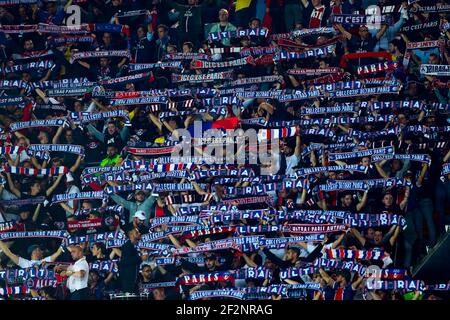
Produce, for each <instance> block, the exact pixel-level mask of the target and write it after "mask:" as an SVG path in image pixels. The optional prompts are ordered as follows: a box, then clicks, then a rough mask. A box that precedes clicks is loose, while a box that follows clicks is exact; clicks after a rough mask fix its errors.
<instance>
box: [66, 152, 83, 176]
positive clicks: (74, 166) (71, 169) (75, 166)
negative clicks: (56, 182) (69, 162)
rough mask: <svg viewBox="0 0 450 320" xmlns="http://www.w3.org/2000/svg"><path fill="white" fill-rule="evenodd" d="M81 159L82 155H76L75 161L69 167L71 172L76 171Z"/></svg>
mask: <svg viewBox="0 0 450 320" xmlns="http://www.w3.org/2000/svg"><path fill="white" fill-rule="evenodd" d="M81 159H82V156H81V155H79V156H78V157H77V160H76V161H75V163H74V165H73V166H71V167H70V169H69V171H70V172H72V173H73V172H75V171H77V169H78V167H79V166H80V164H81Z"/></svg>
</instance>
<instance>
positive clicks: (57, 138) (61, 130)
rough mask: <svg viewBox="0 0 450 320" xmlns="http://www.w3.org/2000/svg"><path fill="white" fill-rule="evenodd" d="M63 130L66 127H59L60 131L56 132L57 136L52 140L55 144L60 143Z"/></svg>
mask: <svg viewBox="0 0 450 320" xmlns="http://www.w3.org/2000/svg"><path fill="white" fill-rule="evenodd" d="M63 130H64V126H61V127H58V130H56V133H55V136H54V137H53V139H52V143H53V144H58V143H59V138H60V137H61V134H62V132H63Z"/></svg>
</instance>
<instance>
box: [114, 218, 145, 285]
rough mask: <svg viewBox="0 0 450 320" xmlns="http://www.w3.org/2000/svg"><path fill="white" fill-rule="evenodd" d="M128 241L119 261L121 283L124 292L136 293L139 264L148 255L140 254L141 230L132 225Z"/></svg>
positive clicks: (122, 248)
mask: <svg viewBox="0 0 450 320" xmlns="http://www.w3.org/2000/svg"><path fill="white" fill-rule="evenodd" d="M127 235H128V241H127V242H125V244H124V245H123V246H122V247H121V251H122V255H121V257H120V261H119V283H120V289H121V290H122V291H123V292H130V293H136V292H137V281H138V272H139V265H140V264H141V262H142V260H143V259H144V258H145V257H146V256H142V257H140V256H139V252H138V250H137V248H136V244H137V243H138V241H139V239H140V238H141V234H140V233H139V230H138V229H136V228H134V227H133V226H131V227H130V228H129V229H128V232H127Z"/></svg>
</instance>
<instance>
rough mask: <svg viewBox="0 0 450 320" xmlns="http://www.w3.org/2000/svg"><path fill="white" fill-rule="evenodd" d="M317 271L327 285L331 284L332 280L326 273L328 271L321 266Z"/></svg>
mask: <svg viewBox="0 0 450 320" xmlns="http://www.w3.org/2000/svg"><path fill="white" fill-rule="evenodd" d="M319 273H320V276H321V277H322V278H323V280H325V282H326V283H327V285H329V286H332V285H333V284H334V280H333V279H332V278H331V277H330V276H329V275H328V273H326V272H325V270H323V268H320V269H319Z"/></svg>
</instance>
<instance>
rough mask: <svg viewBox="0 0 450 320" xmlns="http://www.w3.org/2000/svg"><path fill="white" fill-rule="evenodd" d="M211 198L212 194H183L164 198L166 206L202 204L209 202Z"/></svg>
mask: <svg viewBox="0 0 450 320" xmlns="http://www.w3.org/2000/svg"><path fill="white" fill-rule="evenodd" d="M212 197H213V195H212V194H210V193H209V194H205V195H199V194H184V195H175V196H167V197H165V198H164V201H165V203H166V205H172V204H182V203H202V202H207V201H209V200H211V199H212Z"/></svg>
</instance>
